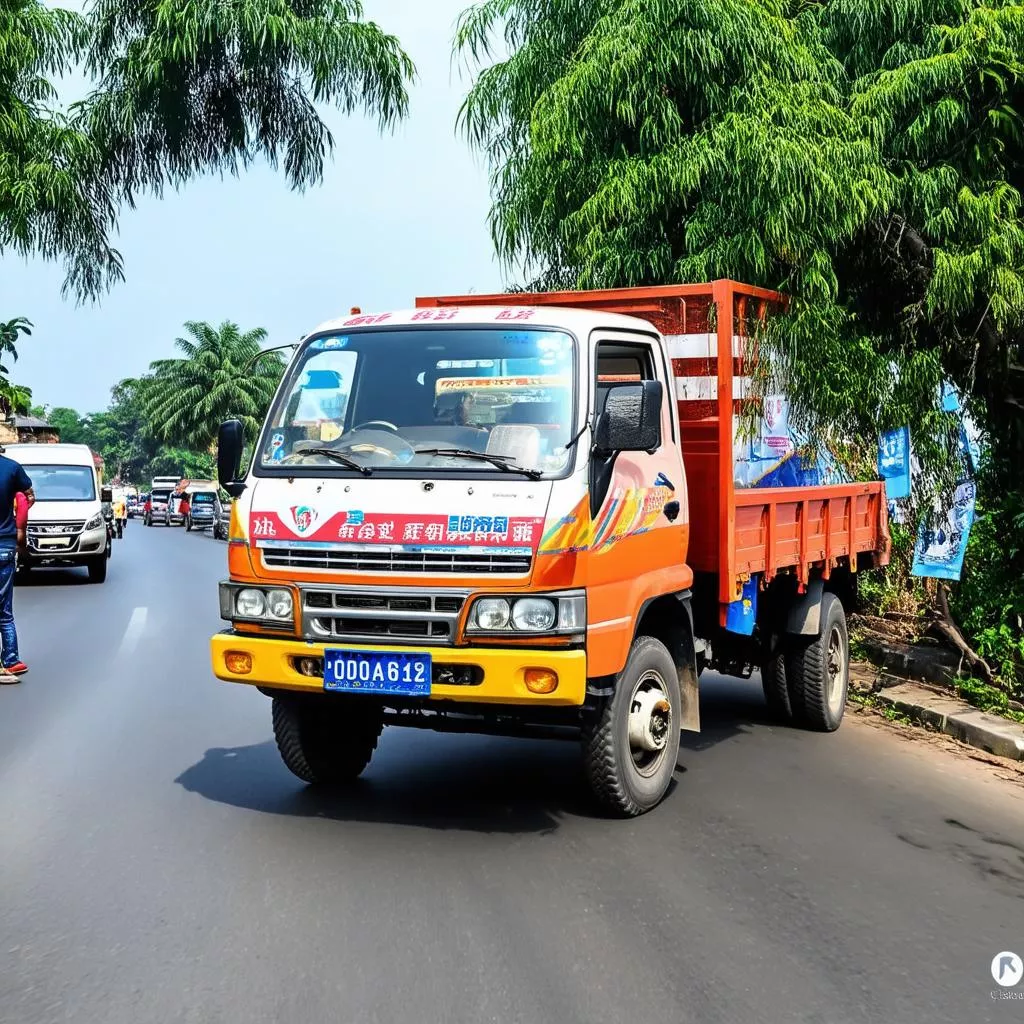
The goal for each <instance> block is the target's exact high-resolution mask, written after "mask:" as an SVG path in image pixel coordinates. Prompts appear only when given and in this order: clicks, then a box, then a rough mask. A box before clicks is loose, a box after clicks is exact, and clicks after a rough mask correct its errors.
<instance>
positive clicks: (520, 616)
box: [466, 592, 587, 636]
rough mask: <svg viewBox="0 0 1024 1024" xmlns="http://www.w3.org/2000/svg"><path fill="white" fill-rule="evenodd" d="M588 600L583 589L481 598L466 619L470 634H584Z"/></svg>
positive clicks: (467, 629)
mask: <svg viewBox="0 0 1024 1024" xmlns="http://www.w3.org/2000/svg"><path fill="white" fill-rule="evenodd" d="M586 628H587V599H586V596H585V595H584V594H583V593H582V592H571V593H566V594H545V595H543V596H540V595H538V596H524V597H512V596H509V597H480V598H477V600H476V601H475V602H474V604H473V607H472V608H471V609H470V612H469V618H468V619H467V621H466V631H467V632H468V633H531V634H533V635H536V636H539V635H543V634H547V635H549V636H550V635H567V634H574V633H583V632H584V631H585V630H586Z"/></svg>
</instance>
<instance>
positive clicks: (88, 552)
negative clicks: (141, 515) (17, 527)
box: [26, 523, 107, 565]
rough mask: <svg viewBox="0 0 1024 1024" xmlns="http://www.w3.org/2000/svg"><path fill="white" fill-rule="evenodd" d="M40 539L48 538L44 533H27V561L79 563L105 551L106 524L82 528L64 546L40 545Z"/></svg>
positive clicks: (83, 562)
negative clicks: (87, 528) (92, 527)
mask: <svg viewBox="0 0 1024 1024" xmlns="http://www.w3.org/2000/svg"><path fill="white" fill-rule="evenodd" d="M41 539H48V536H47V535H46V534H40V535H31V534H30V535H29V540H28V551H27V552H26V557H27V561H28V562H29V563H35V562H51V561H52V562H64V563H77V564H79V565H81V564H85V563H86V562H88V561H91V560H92V559H93V558H95V557H96V556H97V555H100V554H102V553H103V552H104V551H106V549H107V525H106V523H104V524H103V525H102V526H98V527H96V529H94V530H84V531H83V532H82V533H80V534H77V535H75V536H74V537H72V538H71V543H70V544H68V545H67V546H66V547H53V546H49V545H47V546H41V545H40V543H39V542H40V540H41Z"/></svg>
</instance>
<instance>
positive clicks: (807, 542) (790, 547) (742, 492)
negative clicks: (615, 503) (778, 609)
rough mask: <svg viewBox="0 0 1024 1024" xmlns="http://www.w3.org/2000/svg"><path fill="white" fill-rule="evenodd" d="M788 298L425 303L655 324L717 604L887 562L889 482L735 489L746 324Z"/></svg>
mask: <svg viewBox="0 0 1024 1024" xmlns="http://www.w3.org/2000/svg"><path fill="white" fill-rule="evenodd" d="M785 301H786V300H785V296H783V295H781V294H780V293H778V292H772V291H768V290H766V289H763V288H754V287H751V286H749V285H744V284H739V283H737V282H735V281H715V282H713V283H709V284H681V285H661V286H657V287H650V288H615V289H606V290H603V291H587V292H543V293H512V294H501V295H451V296H440V297H426V298H419V299H417V300H416V305H417V306H420V307H432V306H484V305H487V306H491V305H502V306H508V305H515V306H564V307H570V308H575V309H581V308H582V309H596V310H604V311H606V312H609V313H621V314H624V315H627V316H635V317H639V318H641V319H643V320H646V321H648V322H649V323H650V324H652V325H653V326H654V327H656V328H657V329H658V331H659V332H660V333H661V334H662V335H663V336H664V337H665V341H666V345H667V346H668V355H669V357H670V359H671V361H672V370H673V373H674V375H675V386H676V400H677V402H678V406H679V421H680V429H681V437H682V451H683V464H684V466H685V467H686V476H687V489H688V495H689V505H690V508H689V513H690V550H689V555H688V559H687V560H688V562H689V564H690V566H691V568H692V569H693V570H694V571H695V572H707V573H716V574H717V575H718V593H719V601H720V602H722V603H723V604H728V603H730V602H732V601H735V600H738V599H739V597H740V592H741V590H742V585H743V582H744V581H745V580H746V579H749V577H750V575H751V574H753V573H764V575H765V578H766V580H770V579H771V578H772V577H773V576H775V575H776V574H777V573H779V572H782V571H792V572H795V573H796V575H797V577H798V579H799V580H800V582H801V583H806V582H807V580H808V578H809V576H810V574H811V571H812V569H817V570H820V572H821V574H822V575H823V576H824V577H825V578H828V576H829V575H830V574H831V572H832V570H833V569H835V568H837V567H840V566H849V568H850V569H851V570H853V571H856V570H857V568H858V561H859V562H860V563H861V565H862V566H863V565H865V564H866V565H881V564H885V563H886V562H887V561H888V539H889V533H888V517H887V505H886V501H885V491H884V485H883V484H882V483H881V482H876V483H857V484H835V485H828V486H821V487H761V488H758V487H751V488H744V487H737V486H736V485H735V482H734V467H733V436H734V415H735V414H737V413H739V412H740V411H741V410H742V408H743V406H744V403H746V402H750V401H753V399H752V398H749V397H748V389H749V371H750V369H751V366H752V362H751V353H750V352H749V351H748V350H747V349H748V345H747V336H748V330H749V328H748V325H749V324H750V323H752V322H753V321H755V320H756V319H757V318H762V317H765V316H768V315H771V314H773V313H777V312H781V311H782V309H783V308H784V306H785Z"/></svg>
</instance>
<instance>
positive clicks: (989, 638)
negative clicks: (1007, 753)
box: [950, 472, 1024, 700]
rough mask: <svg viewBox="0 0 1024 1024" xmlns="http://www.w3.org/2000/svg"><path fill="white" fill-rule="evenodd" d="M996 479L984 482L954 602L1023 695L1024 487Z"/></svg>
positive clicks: (966, 627)
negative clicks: (1000, 485)
mask: <svg viewBox="0 0 1024 1024" xmlns="http://www.w3.org/2000/svg"><path fill="white" fill-rule="evenodd" d="M1002 479H1003V480H1006V479H1007V477H1006V475H1005V474H1004V475H1003V476H1002ZM994 483H995V478H994V473H991V472H990V473H986V474H985V475H984V476H983V478H982V480H980V481H979V488H978V493H979V507H978V510H977V516H976V519H975V523H974V527H973V529H972V530H971V539H970V543H969V544H968V546H967V555H966V557H965V558H964V571H963V576H962V578H961V581H960V585H959V586H957V587H955V588H954V589H953V591H952V593H951V595H950V607H951V610H952V611H953V614H954V615H955V616H956V618H957V621H958V623H959V625H960V627H961V629H962V630H963V632H964V634H965V636H966V637H967V639H968V642H970V643H971V644H972V645H973V646H974V648H975V650H976V651H977V652H978V654H980V655H981V656H982V657H983V658H984V659H985V660H986V661H987V662H988V663H989V664H990V665H991V666H992V669H993V671H994V672H995V674H996V676H997V677H998V679H999V681H1000V682H1001V683H1002V684H1003V685H1004V686H1006V687H1007V689H1008V690H1009V691H1010V693H1011V694H1012V695H1013V696H1014V697H1016V698H1017V699H1018V700H1019V699H1021V698H1022V697H1024V490H1019V489H1018V490H1010V491H1005V490H1004V491H1003V492H1002V493H1000V492H999V491H998V490H997V489H996V488H995V486H993V485H994ZM986 485H987V486H986Z"/></svg>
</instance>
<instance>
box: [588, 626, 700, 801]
mask: <svg viewBox="0 0 1024 1024" xmlns="http://www.w3.org/2000/svg"><path fill="white" fill-rule="evenodd" d="M641 688H645V689H650V690H657V689H660V690H661V692H662V693H663V695H664V699H665V700H666V701H667V704H668V707H667V709H657V708H656V709H655V710H656V711H657V714H658V716H660V717H659V721H664V720H665V719H667V721H664V731H663V733H662V731H661V730H660V729H659V730H658V733H659V736H660V735H664V746H663V747H661V748H660V749H659V750H657V751H648V752H644V753H640V752H634V751H633V749H632V747H631V745H630V740H629V719H630V713H631V710H632V706H633V703H634V697H635V696H638V695H639V693H640V692H641ZM682 708H683V702H682V697H681V696H680V693H679V677H678V674H677V670H676V666H675V663H674V662H673V661H672V656H671V655H670V654H669V653H668V650H667V649H666V647H665V645H664V644H663V643H661V641H660V640H655V639H654V638H653V637H649V636H642V637H638V638H637V639H636V640H634V641H633V646H632V647H631V648H630V651H629V658H628V659H627V660H626V667H625V668H624V669H623V670H622V671H621V672H620V673H619V675H618V677H617V679H616V680H615V692H614V694H613V695H612V696H611V697H610V698H609V699H608V700H607V701H606V702H605V704H604V705H603V707H602V708H601V710H600V712H599V713H598V716H597V718H596V719H595V720H594V721H593V722H592V723H590V724H589V725H587V726H585V727H584V730H583V762H584V767H585V768H586V772H587V778H588V780H589V782H590V788H591V790H592V791H593V793H594V795H595V796H596V797H597V799H598V800H599V801H600V802H601V803H602V804H603V805H604V806H605V808H607V809H608V810H609V811H611V812H612V813H614V814H617V815H620V816H621V817H626V818H632V817H636V816H637V815H638V814H643V813H645V812H646V811H649V810H651V808H653V807H656V806H657V805H658V804H659V803H660V802H661V800H662V798H663V797H664V796H665V794H666V793H667V792H668V788H669V786H670V785H671V784H672V777H673V774H674V773H675V770H676V761H677V759H678V757H679V730H680V725H681V722H682ZM653 717H654V713H653V712H652V719H653ZM644 758H647V761H646V763H643V760H644Z"/></svg>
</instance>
